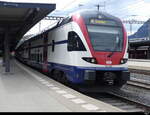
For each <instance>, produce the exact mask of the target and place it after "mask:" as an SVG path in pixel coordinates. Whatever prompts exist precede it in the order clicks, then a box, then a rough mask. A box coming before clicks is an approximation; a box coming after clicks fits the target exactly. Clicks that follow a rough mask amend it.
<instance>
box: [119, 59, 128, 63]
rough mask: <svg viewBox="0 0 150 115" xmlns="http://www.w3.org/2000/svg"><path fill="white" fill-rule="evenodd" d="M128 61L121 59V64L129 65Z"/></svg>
mask: <svg viewBox="0 0 150 115" xmlns="http://www.w3.org/2000/svg"><path fill="white" fill-rule="evenodd" d="M127 61H128V59H121V61H120V64H125V63H127Z"/></svg>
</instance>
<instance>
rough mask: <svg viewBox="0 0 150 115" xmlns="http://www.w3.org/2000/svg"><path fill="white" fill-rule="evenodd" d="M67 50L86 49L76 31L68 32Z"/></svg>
mask: <svg viewBox="0 0 150 115" xmlns="http://www.w3.org/2000/svg"><path fill="white" fill-rule="evenodd" d="M67 49H68V51H86V48H85V46H84V45H83V43H82V41H81V39H80V37H79V36H78V34H77V33H75V32H73V31H71V32H69V33H68V46H67Z"/></svg>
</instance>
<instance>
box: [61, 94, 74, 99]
mask: <svg viewBox="0 0 150 115" xmlns="http://www.w3.org/2000/svg"><path fill="white" fill-rule="evenodd" d="M63 96H64V97H65V98H67V99H72V98H76V96H74V95H71V94H65V95H63Z"/></svg>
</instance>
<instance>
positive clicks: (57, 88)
mask: <svg viewBox="0 0 150 115" xmlns="http://www.w3.org/2000/svg"><path fill="white" fill-rule="evenodd" d="M51 89H53V90H59V89H60V88H59V87H51Z"/></svg>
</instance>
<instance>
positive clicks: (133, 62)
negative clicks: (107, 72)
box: [128, 59, 150, 71]
mask: <svg viewBox="0 0 150 115" xmlns="http://www.w3.org/2000/svg"><path fill="white" fill-rule="evenodd" d="M128 67H129V69H138V70H146V71H149V70H150V60H142V59H129V61H128Z"/></svg>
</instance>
